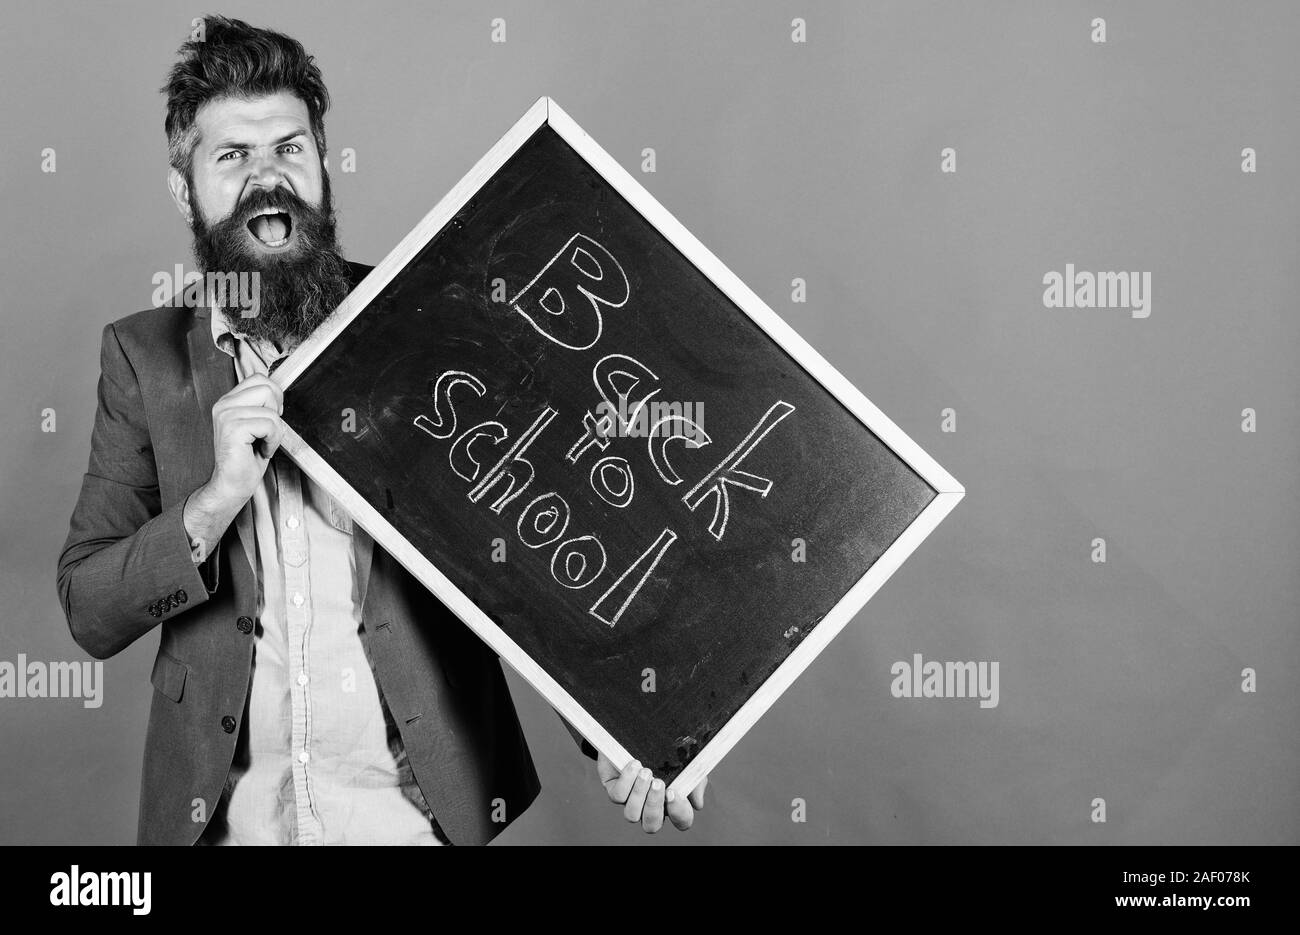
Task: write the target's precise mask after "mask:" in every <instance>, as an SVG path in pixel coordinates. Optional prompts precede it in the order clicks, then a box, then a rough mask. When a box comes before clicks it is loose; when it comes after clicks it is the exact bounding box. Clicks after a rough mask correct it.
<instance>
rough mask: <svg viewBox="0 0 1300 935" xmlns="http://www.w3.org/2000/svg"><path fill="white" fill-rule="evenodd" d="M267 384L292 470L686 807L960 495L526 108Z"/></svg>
mask: <svg viewBox="0 0 1300 935" xmlns="http://www.w3.org/2000/svg"><path fill="white" fill-rule="evenodd" d="M278 377H279V379H280V381H281V382H282V384H283V385H285V386H286V394H285V410H284V419H285V421H286V423H287V424H288V425H289V426H290V428H291V429H292V432H291V433H290V438H289V439H287V440H286V441H285V443H284V448H285V450H286V451H287V452H288V453H289V455H290V456H291V457H293V458H294V459H295V460H296V461H298V462H299V464H301V465H302V467H303V468H304V470H306V471H307V472H308V473H309V474H311V475H312V476H313V477H314V479H316V480H317V481H318V482H320V483H322V484H324V485H325V486H326V487H327V488H328V489H330V490H331V492H332V493H333V494H334V495H335V496H336V498H338V499H340V500H341V502H343V503H344V505H345V506H346V507H347V508H348V509H349V510H350V511H351V512H352V513H353V517H354V519H355V520H356V521H358V522H359V523H360V524H361V525H362V526H363V527H364V528H366V530H367V531H368V532H369V533H370V534H371V535H372V536H373V537H374V539H375V540H376V543H377V544H378V545H379V546H380V547H383V548H387V549H388V550H389V551H391V552H392V553H393V554H394V555H395V556H396V557H397V558H398V559H399V561H401V562H402V563H403V564H404V565H405V566H406V567H407V568H408V570H410V571H411V572H412V573H413V574H415V575H416V576H417V577H418V578H420V579H421V580H422V581H423V582H424V583H425V584H426V585H427V586H428V587H429V588H430V589H431V590H432V591H433V592H434V593H435V594H436V595H438V596H439V597H440V598H441V599H442V600H443V601H444V603H446V604H447V606H448V607H449V608H451V610H452V611H453V612H455V613H456V614H458V615H459V616H460V617H461V618H462V620H464V622H465V624H467V625H469V626H470V627H471V628H472V629H474V630H475V632H476V633H478V634H479V635H480V636H481V637H483V638H484V639H486V640H487V641H488V642H489V644H490V645H492V646H493V648H494V649H495V650H496V651H497V652H498V653H499V654H500V655H501V656H502V658H503V659H504V660H505V661H507V662H509V663H510V664H512V665H514V666H515V667H516V669H518V670H519V671H520V672H521V674H523V675H524V677H525V678H526V679H528V680H529V681H530V682H531V683H532V684H533V685H534V686H535V687H536V688H538V689H539V690H540V691H542V693H543V694H544V695H545V696H546V697H547V699H548V700H549V701H550V702H551V703H552V704H554V705H555V707H556V708H557V709H558V710H559V711H560V712H561V713H562V714H564V715H565V716H566V717H567V718H568V719H569V720H570V721H571V722H572V723H574V725H575V726H576V727H577V728H578V729H579V730H580V731H582V733H583V734H584V735H585V736H587V738H588V739H589V740H591V741H592V743H593V744H594V745H595V746H596V747H597V748H598V749H600V750H602V751H604V752H605V753H606V755H608V756H610V758H611V759H613V760H614V761H615V763H616V764H617V765H619V766H622V765H623V763H624V762H626V761H627V760H628V759H629V758H630V757H632V756H634V757H636V758H638V759H639V760H640V761H641V762H642V763H643V764H645V765H647V766H649V767H651V768H652V769H653V770H654V771H655V772H656V774H657V775H659V776H661V777H662V778H664V779H665V780H667V781H674V782H677V786H676V788H683V787H685V788H686V790H687V791H688V790H689V787H690V786H693V784H694V782H695V781H697V780H698V777H699V776H700V775H701V774H702V773H703V772H705V771H707V770H708V769H709V768H711V766H712V765H713V764H714V763H716V762H717V760H718V759H719V758H720V757H721V756H722V754H723V753H725V752H726V750H727V749H729V748H730V747H731V745H733V744H734V743H735V742H736V740H738V739H739V736H740V735H741V734H743V732H744V731H745V730H746V729H747V728H748V727H749V726H750V725H752V723H753V722H754V721H755V720H756V719H757V717H758V715H759V714H761V713H762V711H763V710H764V709H766V708H767V707H768V706H769V705H770V704H771V703H772V701H774V700H775V698H776V696H777V695H779V694H780V692H781V691H782V690H783V689H784V688H785V687H786V686H787V685H788V684H789V683H790V681H792V680H793V678H794V677H795V676H796V675H797V674H798V673H799V672H800V671H802V669H803V668H804V667H805V666H806V665H807V664H808V662H809V661H810V660H811V659H812V658H813V656H815V655H816V653H817V652H819V651H820V650H821V649H822V648H823V647H824V646H825V645H826V643H827V642H828V641H829V639H830V637H832V636H833V635H834V633H835V632H836V631H838V630H839V629H840V628H841V627H842V626H843V625H844V624H845V623H846V622H847V621H848V619H849V618H850V617H851V616H852V615H853V613H855V612H856V611H857V610H858V609H860V607H861V606H862V604H863V603H864V602H865V601H866V600H867V599H868V598H869V597H870V595H871V594H872V593H874V591H875V590H876V589H877V588H878V587H879V586H880V584H881V583H883V581H884V579H885V578H887V577H888V575H889V574H891V573H892V571H893V570H894V568H896V567H897V566H898V564H899V563H901V561H902V560H903V558H905V557H906V555H907V554H909V553H910V552H911V551H912V550H914V549H915V548H916V546H917V545H918V544H919V542H920V540H921V539H923V538H924V536H925V535H926V534H928V532H929V531H930V530H931V529H933V528H934V526H935V525H937V523H938V522H939V520H940V519H941V518H942V517H943V515H945V514H946V513H947V512H948V511H949V510H950V509H951V508H952V506H953V505H955V503H956V501H957V499H959V498H960V497H961V495H962V493H963V490H962V488H961V487H960V485H958V484H957V483H956V481H955V480H953V479H952V478H951V477H950V476H949V475H948V474H947V473H946V472H944V471H943V469H942V468H940V467H939V466H938V465H937V464H936V463H934V462H933V460H932V459H930V458H929V457H928V456H927V455H925V453H924V452H922V451H921V450H920V448H919V447H918V446H916V445H915V443H914V442H912V441H911V440H910V439H908V438H907V437H906V436H905V435H904V434H903V433H902V432H901V430H899V429H898V427H897V426H895V425H894V424H893V423H892V422H890V421H889V420H888V419H887V418H886V417H885V416H884V415H883V413H880V412H879V410H877V409H876V408H875V407H874V406H872V405H871V404H870V403H869V402H868V401H867V400H866V399H865V397H863V396H862V395H861V394H860V393H858V392H857V391H856V390H855V389H853V388H852V387H851V386H850V385H849V384H848V383H847V381H845V380H844V378H843V377H842V376H840V375H839V374H838V373H836V372H834V370H833V368H831V367H830V365H829V364H827V363H826V362H825V361H824V360H823V359H822V358H820V356H818V355H817V354H816V352H815V351H813V350H812V349H811V348H810V347H808V346H807V345H806V344H805V343H803V342H802V341H801V340H800V339H799V338H798V336H797V335H795V334H794V332H793V331H791V330H790V329H789V328H788V327H787V326H785V325H784V323H783V322H781V321H780V319H779V318H778V317H777V316H776V315H775V314H774V313H773V312H772V311H771V310H770V309H768V308H767V306H766V305H764V304H763V303H762V302H761V300H759V299H758V298H757V296H755V295H754V294H753V293H752V292H750V291H749V290H748V289H746V288H745V287H744V286H743V284H741V283H740V282H739V280H737V279H736V278H735V277H734V276H733V275H732V274H730V273H729V271H727V270H726V268H725V267H724V266H723V265H722V264H721V263H720V262H719V261H718V260H717V259H716V258H715V257H713V255H712V254H711V253H709V252H708V251H707V250H705V249H704V248H703V247H702V245H700V244H699V243H698V241H695V240H694V238H693V237H691V236H690V235H689V233H688V232H686V231H685V229H684V228H682V227H681V226H680V224H678V223H677V222H676V221H675V220H673V219H672V218H671V216H670V215H668V213H667V212H666V211H665V210H664V209H663V208H662V206H659V205H658V203H657V202H655V201H654V199H653V198H651V197H650V196H649V194H648V193H647V192H645V190H644V189H643V188H641V186H640V185H638V184H637V183H636V181H635V180H633V179H632V178H631V177H630V176H629V175H628V174H627V173H626V172H624V171H623V170H622V169H620V168H619V167H618V166H617V164H616V163H614V161H613V160H612V159H611V158H610V157H609V156H608V155H607V154H606V153H604V151H603V150H600V148H599V147H598V146H596V144H595V143H594V142H593V141H592V140H591V139H590V137H588V136H587V135H586V134H585V133H583V132H582V131H581V129H579V128H578V127H577V125H576V124H574V123H573V122H572V120H571V119H570V118H568V117H567V115H565V114H564V113H563V112H562V111H561V110H560V109H559V108H558V107H557V106H556V105H555V103H554V102H553V101H551V100H550V99H549V98H543V99H541V100H540V101H538V102H537V104H536V105H534V107H533V108H532V109H530V111H529V112H528V113H527V114H525V116H524V118H522V119H521V120H520V121H519V123H518V124H516V126H515V127H514V128H512V130H511V131H510V132H509V133H508V134H506V136H505V137H503V138H502V140H501V141H500V142H499V143H498V144H497V146H495V147H494V148H493V150H492V151H491V152H490V153H489V154H488V155H487V156H485V157H484V160H483V161H481V162H480V163H479V165H478V166H476V167H475V169H474V170H472V171H471V173H470V174H469V175H467V176H466V178H465V180H463V181H462V182H461V184H460V185H458V186H457V188H456V189H455V190H453V192H452V193H451V194H449V195H448V196H447V198H446V199H444V200H443V202H442V203H440V205H439V206H438V207H437V208H435V209H434V211H433V212H431V213H430V215H429V216H428V217H427V218H426V219H425V220H424V221H423V222H422V223H421V225H420V226H419V227H417V228H416V229H415V230H414V231H412V233H411V235H410V236H408V237H407V238H406V240H404V241H403V242H402V244H401V245H399V246H398V248H396V249H395V250H394V251H393V253H392V254H391V255H390V256H389V257H388V258H387V259H385V260H384V262H383V263H381V264H380V265H379V266H378V267H377V268H376V269H375V270H374V271H372V273H371V274H370V276H368V277H367V279H366V280H365V281H364V282H363V283H362V284H361V285H360V286H359V287H358V289H357V290H356V291H355V292H354V293H353V295H352V296H350V297H349V299H348V301H347V302H345V303H344V305H343V306H341V307H340V309H339V310H338V311H337V312H336V313H335V314H334V315H333V316H332V317H331V318H330V320H329V321H327V322H326V323H325V324H324V325H322V327H321V328H320V329H319V330H318V331H317V333H316V334H314V335H313V336H312V338H311V339H310V340H309V341H308V342H306V343H305V344H304V345H303V346H302V347H301V348H300V349H299V350H298V351H296V352H295V353H294V355H293V356H292V357H291V358H290V359H289V361H287V362H286V364H285V366H284V367H283V368H281V371H280V373H279V374H278ZM450 625H459V624H456V623H455V621H450Z"/></svg>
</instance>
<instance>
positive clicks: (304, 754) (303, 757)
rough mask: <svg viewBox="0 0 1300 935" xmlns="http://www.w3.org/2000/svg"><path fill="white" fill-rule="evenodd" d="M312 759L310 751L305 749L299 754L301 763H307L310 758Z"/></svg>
mask: <svg viewBox="0 0 1300 935" xmlns="http://www.w3.org/2000/svg"><path fill="white" fill-rule="evenodd" d="M310 759H311V754H310V753H308V752H307V751H306V750H304V751H302V753H299V754H298V762H299V763H306V762H307V761H308V760H310Z"/></svg>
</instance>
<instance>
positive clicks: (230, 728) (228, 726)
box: [221, 714, 235, 734]
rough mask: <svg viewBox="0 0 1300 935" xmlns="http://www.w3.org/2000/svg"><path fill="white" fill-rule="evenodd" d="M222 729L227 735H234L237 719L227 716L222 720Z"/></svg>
mask: <svg viewBox="0 0 1300 935" xmlns="http://www.w3.org/2000/svg"><path fill="white" fill-rule="evenodd" d="M221 729H222V730H224V731H225V732H226V733H227V734H233V733H234V732H235V719H234V718H233V717H231V716H230V715H229V714H227V715H226V716H225V717H223V718H222V719H221Z"/></svg>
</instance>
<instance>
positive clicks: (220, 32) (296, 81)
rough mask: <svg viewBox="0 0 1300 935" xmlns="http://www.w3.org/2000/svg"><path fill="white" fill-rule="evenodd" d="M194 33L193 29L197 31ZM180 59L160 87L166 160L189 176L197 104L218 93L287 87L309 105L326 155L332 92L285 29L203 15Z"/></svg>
mask: <svg viewBox="0 0 1300 935" xmlns="http://www.w3.org/2000/svg"><path fill="white" fill-rule="evenodd" d="M196 34H197V35H196ZM177 55H178V56H179V57H180V61H178V62H176V64H174V65H173V66H172V68H171V71H169V72H168V74H167V82H166V83H165V84H164V85H163V86H162V88H161V89H160V90H161V91H162V93H163V94H166V95H167V117H166V119H165V120H164V122H163V129H164V130H165V131H166V133H167V161H168V163H169V164H170V165H171V167H172V168H173V169H176V170H177V171H178V172H180V173H181V174H183V175H184V176H185V179H186V181H187V182H191V183H192V182H193V161H194V148H195V147H196V146H197V145H198V142H199V128H198V126H197V124H196V123H195V122H194V118H195V115H197V114H198V111H199V108H200V107H202V106H203V105H204V104H206V103H208V102H209V101H212V100H216V99H218V98H222V97H235V98H252V97H260V96H262V95H265V94H275V93H277V92H281V91H287V92H289V93H291V94H293V95H296V96H297V97H298V98H299V99H300V100H301V101H302V102H303V103H304V104H306V105H307V115H308V117H309V118H310V121H311V132H312V136H313V137H314V138H315V140H316V150H317V152H318V153H319V155H320V158H321V159H322V160H324V158H325V152H326V150H325V111H327V110H329V106H330V96H329V92H328V91H327V90H325V81H324V79H323V78H322V77H321V73H320V68H318V67H317V65H316V60H315V58H313V57H312V56H311V55H308V54H307V50H306V49H304V48H303V47H302V43H301V42H299V41H298V40H297V39H293V38H291V37H289V36H286V35H284V34H283V33H278V32H274V31H272V30H270V29H259V28H257V27H255V26H250V25H248V23H245V22H244V21H243V20H238V19H229V18H227V17H225V16H205V17H203V19H202V20H201V21H200V23H199V24H196V29H195V30H194V31H193V32H191V34H190V38H189V39H187V40H186V41H185V42H184V43H183V44H182V45H181V47H180V49H178V50H177Z"/></svg>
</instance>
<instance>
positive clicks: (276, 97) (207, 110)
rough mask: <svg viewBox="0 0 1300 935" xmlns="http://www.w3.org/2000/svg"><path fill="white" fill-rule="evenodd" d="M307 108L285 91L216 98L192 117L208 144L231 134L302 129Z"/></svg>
mask: <svg viewBox="0 0 1300 935" xmlns="http://www.w3.org/2000/svg"><path fill="white" fill-rule="evenodd" d="M309 119H310V118H309V115H308V113H307V105H306V104H304V103H303V101H302V99H301V98H299V97H297V96H296V95H293V94H289V93H288V92H281V93H278V94H268V95H262V96H259V97H219V98H216V99H214V100H211V101H208V102H207V103H206V104H204V105H203V106H202V107H200V108H199V110H198V113H196V114H195V115H194V120H195V123H196V124H197V125H198V127H199V132H200V133H202V135H203V137H204V138H205V139H207V140H209V141H213V142H215V140H216V138H217V137H218V136H226V135H229V134H231V133H239V132H241V131H242V132H245V133H258V134H271V133H276V132H283V131H284V129H285V128H292V127H293V126H295V125H296V126H302V127H304V128H305V127H306V126H307V124H308V121H309Z"/></svg>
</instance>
